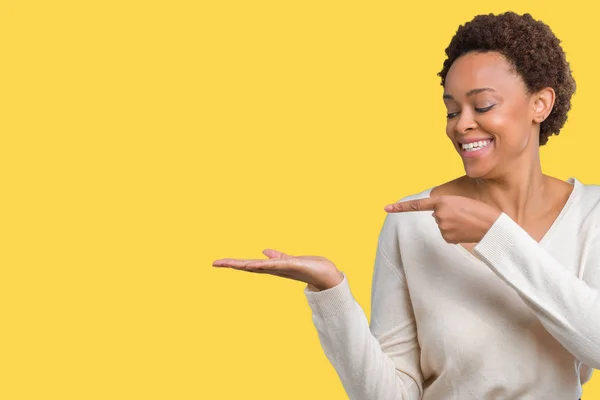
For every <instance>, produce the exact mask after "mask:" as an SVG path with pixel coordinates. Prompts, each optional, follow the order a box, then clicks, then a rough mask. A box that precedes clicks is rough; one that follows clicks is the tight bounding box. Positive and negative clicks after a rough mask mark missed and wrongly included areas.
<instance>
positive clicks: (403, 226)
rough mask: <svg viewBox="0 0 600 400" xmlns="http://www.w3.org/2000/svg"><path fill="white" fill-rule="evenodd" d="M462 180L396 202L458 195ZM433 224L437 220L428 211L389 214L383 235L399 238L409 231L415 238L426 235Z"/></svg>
mask: <svg viewBox="0 0 600 400" xmlns="http://www.w3.org/2000/svg"><path fill="white" fill-rule="evenodd" d="M461 178H462V177H461ZM461 178H457V179H455V180H452V181H449V182H445V183H442V184H440V185H437V186H431V187H428V188H426V189H423V190H421V191H419V192H415V193H410V194H407V195H405V196H404V197H401V198H399V199H398V200H396V201H395V202H396V203H398V202H402V201H409V200H419V199H424V198H428V197H431V195H432V194H435V195H443V194H456V193H457V192H458V190H459V187H460V186H461V185H460V184H459V183H460V182H459V181H460V180H461ZM432 222H435V220H434V219H433V218H432V217H431V212H428V211H420V212H403V213H387V215H386V217H385V221H384V224H383V230H382V233H383V234H384V235H386V236H394V237H398V236H399V235H400V234H401V232H402V231H407V232H410V233H411V236H415V234H416V233H418V232H423V233H425V231H426V230H427V229H429V228H430V225H431V223H432Z"/></svg>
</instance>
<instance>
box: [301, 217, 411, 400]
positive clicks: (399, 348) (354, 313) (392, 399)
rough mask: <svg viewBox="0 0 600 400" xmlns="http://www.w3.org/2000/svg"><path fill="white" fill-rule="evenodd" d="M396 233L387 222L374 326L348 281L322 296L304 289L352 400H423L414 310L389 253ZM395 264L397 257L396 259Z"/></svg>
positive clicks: (374, 298)
mask: <svg viewBox="0 0 600 400" xmlns="http://www.w3.org/2000/svg"><path fill="white" fill-rule="evenodd" d="M388 228H391V221H390V218H389V217H388V218H386V222H385V223H384V228H383V229H382V233H381V235H380V241H379V243H378V246H377V254H376V257H375V267H374V272H373V283H372V295H371V296H372V297H371V299H372V301H371V325H370V326H369V323H368V321H367V317H366V315H365V313H364V311H363V309H362V308H361V307H360V305H359V304H358V303H357V302H356V301H355V299H354V297H353V296H352V293H351V291H350V288H349V285H348V280H347V277H346V275H345V274H344V280H343V281H342V282H341V283H340V284H338V285H337V286H334V287H332V288H329V289H326V290H322V291H319V292H316V291H312V290H310V289H309V288H308V287H306V288H305V289H304V293H305V295H306V297H307V300H308V303H309V305H310V307H311V310H312V319H313V322H314V325H315V327H316V329H317V332H318V336H319V340H320V342H321V346H322V347H323V350H324V352H325V355H326V356H327V358H328V359H329V361H330V362H331V364H332V365H333V367H334V368H335V370H336V372H337V374H338V376H339V377H340V380H341V382H342V385H343V387H344V389H345V391H346V393H347V394H348V397H349V398H350V399H351V400H373V399H377V400H417V399H420V398H421V393H422V377H421V369H420V361H419V360H420V349H419V346H418V343H417V338H416V326H415V320H414V316H413V313H412V306H411V303H410V298H409V295H408V290H407V287H406V281H405V280H404V277H403V274H402V272H401V271H402V269H401V266H400V265H397V264H396V265H392V264H391V262H390V258H389V257H387V256H386V254H385V253H384V249H383V248H384V246H385V245H384V244H383V243H382V242H385V243H393V240H394V239H393V237H390V238H385V239H383V237H384V236H386V234H384V233H385V232H387V231H388ZM392 259H394V258H392Z"/></svg>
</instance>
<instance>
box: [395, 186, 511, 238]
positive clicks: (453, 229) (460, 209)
mask: <svg viewBox="0 0 600 400" xmlns="http://www.w3.org/2000/svg"><path fill="white" fill-rule="evenodd" d="M384 209H385V211H387V212H390V213H396V212H410V211H433V213H432V214H431V215H432V216H433V217H434V218H435V222H437V224H438V228H439V229H440V232H441V233H442V237H443V238H444V240H445V241H446V242H448V243H455V244H456V243H477V242H479V241H480V240H481V239H482V238H483V236H485V234H486V233H487V231H488V230H489V229H490V228H491V227H492V225H493V224H494V222H495V221H496V220H497V219H498V217H499V216H500V214H502V212H501V211H500V210H498V209H496V208H494V207H492V206H490V205H487V204H485V203H484V202H481V201H478V200H474V199H470V198H468V197H462V196H433V197H428V198H423V199H417V200H408V201H401V202H398V203H394V204H388V205H387V206H385V208H384Z"/></svg>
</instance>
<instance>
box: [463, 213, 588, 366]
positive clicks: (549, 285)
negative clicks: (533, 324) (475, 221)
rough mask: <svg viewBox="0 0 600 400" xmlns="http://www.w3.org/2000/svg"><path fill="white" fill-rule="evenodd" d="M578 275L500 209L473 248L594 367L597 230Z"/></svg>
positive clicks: (565, 344) (564, 342)
mask: <svg viewBox="0 0 600 400" xmlns="http://www.w3.org/2000/svg"><path fill="white" fill-rule="evenodd" d="M594 233H595V236H594V238H592V240H591V241H589V242H588V247H587V257H585V258H584V260H583V263H584V265H583V268H584V271H587V272H586V274H584V276H583V277H582V278H583V279H580V278H579V277H578V276H576V275H575V273H574V272H572V271H570V270H569V269H567V268H566V267H564V266H563V265H561V264H560V263H559V262H557V261H556V260H555V259H554V258H553V257H552V256H551V255H550V254H549V253H548V252H547V251H546V250H545V249H544V248H543V247H542V246H541V245H540V244H539V243H538V242H537V241H536V240H535V239H533V238H532V237H531V236H530V235H529V234H528V233H527V231H525V230H524V229H523V228H521V227H520V226H519V225H518V224H517V223H516V222H515V221H513V220H512V219H511V218H510V217H509V216H508V215H507V214H505V213H502V214H501V215H500V216H499V217H498V219H497V220H496V221H495V222H494V224H493V225H492V227H491V228H490V230H489V231H488V232H487V233H486V234H485V236H484V237H483V238H482V240H481V241H480V242H479V243H478V244H477V245H476V246H475V247H474V248H473V253H474V254H475V255H476V256H477V258H479V259H480V260H482V261H483V262H484V263H485V264H486V265H487V266H488V267H489V268H490V269H491V270H492V271H494V273H496V275H498V276H499V277H500V278H501V279H502V280H503V281H505V282H506V283H507V284H508V285H509V286H511V287H512V288H513V289H514V290H515V291H516V292H517V293H518V294H519V296H520V297H521V298H522V299H523V300H524V301H525V303H526V304H527V305H528V306H529V307H530V308H531V310H532V311H533V312H534V313H535V315H536V316H537V318H538V319H539V320H540V322H541V323H542V324H543V325H544V327H545V328H546V330H547V331H548V332H549V333H550V334H551V335H552V336H553V337H554V338H555V339H556V340H558V341H559V342H560V343H561V344H562V345H563V347H564V348H565V349H567V350H568V351H569V352H570V353H571V354H573V355H574V356H575V357H576V358H577V359H579V360H580V361H581V362H583V363H584V364H587V365H588V366H590V367H592V368H595V369H598V368H600V235H598V234H597V232H594Z"/></svg>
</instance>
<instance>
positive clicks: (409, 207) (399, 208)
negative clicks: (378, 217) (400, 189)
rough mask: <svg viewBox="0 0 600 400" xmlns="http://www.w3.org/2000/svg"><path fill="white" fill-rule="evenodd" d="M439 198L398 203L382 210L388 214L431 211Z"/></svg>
mask: <svg viewBox="0 0 600 400" xmlns="http://www.w3.org/2000/svg"><path fill="white" fill-rule="evenodd" d="M438 199H439V197H437V198H436V197H426V198H423V199H416V200H407V201H400V202H398V203H394V204H388V205H387V206H385V208H384V210H385V211H387V212H389V213H396V212H407V211H433V210H435V206H436V205H437V202H438Z"/></svg>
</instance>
